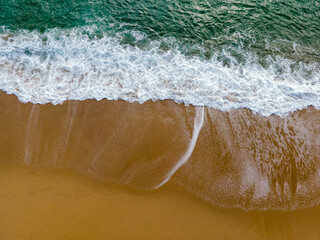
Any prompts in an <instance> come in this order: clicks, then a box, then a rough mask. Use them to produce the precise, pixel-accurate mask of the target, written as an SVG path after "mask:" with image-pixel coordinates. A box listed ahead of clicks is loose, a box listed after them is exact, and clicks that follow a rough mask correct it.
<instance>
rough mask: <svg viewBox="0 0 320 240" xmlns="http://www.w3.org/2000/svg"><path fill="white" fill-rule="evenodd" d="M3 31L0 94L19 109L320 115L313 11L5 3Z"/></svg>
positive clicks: (315, 4)
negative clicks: (90, 105) (172, 103)
mask: <svg viewBox="0 0 320 240" xmlns="http://www.w3.org/2000/svg"><path fill="white" fill-rule="evenodd" d="M0 26H2V30H0V34H1V38H0V39H1V42H0V44H1V45H0V57H1V59H0V64H1V66H2V67H1V68H0V71H1V73H2V76H3V77H2V79H0V88H1V89H3V90H5V91H7V92H10V93H14V94H16V95H17V96H18V97H19V99H20V100H22V101H31V102H40V103H45V102H54V103H61V102H63V101H65V100H68V99H81V100H82V99H87V98H97V99H102V98H107V99H124V100H128V101H139V102H143V101H146V100H148V99H152V100H157V99H167V98H170V99H174V100H176V101H178V102H185V103H187V104H194V105H208V106H211V107H214V108H218V109H221V110H230V109H232V108H239V107H248V108H250V109H252V110H253V111H255V112H259V113H261V114H263V115H270V114H272V113H275V114H279V115H284V114H287V113H288V112H290V111H293V110H295V109H299V108H303V107H306V106H308V105H314V106H315V107H320V102H319V99H320V98H319V96H320V86H319V85H320V80H319V78H320V77H319V64H320V41H319V39H320V37H319V36H320V2H319V1H235V0H232V1H230V0H229V1H212V0H208V1H189V0H186V1H144V0H141V1H123V0H122V1H95V0H93V1H79V0H77V1H62V0H60V1H58V0H55V1H40V0H39V1H34V0H29V1H21V0H20V1H13V0H9V1H1V3H0ZM89 65H90V66H91V67H88V66H89ZM8 66H10V67H8ZM62 68H65V69H66V71H65V73H66V72H67V73H68V74H67V73H66V74H63V73H62V72H61V71H62V70H61V69H62ZM10 69H11V70H10ZM50 69H51V70H50ZM59 71H60V73H59ZM19 72H20V73H19ZM17 73H19V74H17ZM57 74H58V75H59V74H60V75H59V76H57ZM47 76H51V78H50V79H49V80H48V77H47ZM19 78H22V79H19ZM58 78H59V79H60V80H61V79H63V84H60V82H61V81H60V82H59V81H58V80H57V79H58ZM71 78H72V79H73V80H72V81H73V82H74V81H76V82H77V84H76V85H72V84H71V83H70V82H71V80H70V79H71ZM26 79H28V80H27V82H28V84H22V82H26ZM32 79H40V80H41V84H38V82H39V81H32ZM80 79H85V80H87V81H88V83H87V85H86V86H81V82H79V81H80ZM97 79H98V80H97ZM119 83H120V84H119ZM59 84H60V85H59ZM70 84H71V85H72V86H71V85H70ZM90 84H91V85H93V86H90V87H88V86H89V85H90ZM58 85H59V86H58ZM102 85H103V86H104V90H103V91H101V86H102ZM117 85H118V86H117ZM94 86H97V89H98V88H99V89H100V90H97V89H94ZM106 86H109V88H108V87H106ZM121 86H122V87H121ZM123 86H125V87H123ZM56 88H57V89H58V90H57V89H56ZM15 89H18V90H19V91H18V90H15ZM63 89H67V91H65V90H63ZM88 89H90V90H88ZM154 89H157V91H155V92H153V90H154ZM61 91H62V92H63V94H60V92H61ZM37 92H38V94H37ZM230 99H231V100H230ZM288 102H290V104H288Z"/></svg>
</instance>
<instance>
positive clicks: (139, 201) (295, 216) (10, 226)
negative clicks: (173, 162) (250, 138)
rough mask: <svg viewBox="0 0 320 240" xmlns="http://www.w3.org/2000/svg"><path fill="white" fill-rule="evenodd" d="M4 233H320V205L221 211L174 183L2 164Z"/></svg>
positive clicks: (255, 239) (0, 220) (5, 239)
mask: <svg viewBox="0 0 320 240" xmlns="http://www.w3.org/2000/svg"><path fill="white" fill-rule="evenodd" d="M0 213H1V215H0V216H1V217H0V236H1V239H2V240H11V239H25V240H28V239H32V240H37V239H41V240H43V239H77V240H80V239H85V240H87V239H112V240H117V239H132V240H134V239H137V240H142V239H153V240H157V239H159V240H160V239H161V240H162V239H166V240H170V239H174V240H176V239H184V240H187V239H193V240H195V239H202V240H205V239H208V240H209V239H210V240H213V239H217V240H224V239H230V240H231V239H236V240H242V239H243V240H250V239H252V240H259V239H270V240H271V239H272V240H277V239H279V240H286V239H288V240H289V239H290V240H292V239H296V240H299V239H308V240H312V239H314V240H318V239H320V221H319V216H320V208H319V207H317V208H313V209H307V210H299V211H292V212H275V211H254V212H244V211H242V210H234V209H233V210H226V209H217V208H214V207H213V206H212V205H209V204H205V203H203V202H201V201H198V200H196V199H195V198H194V197H193V196H192V195H189V194H186V193H184V192H183V191H180V190H179V189H177V188H176V186H174V185H172V184H169V186H168V185H165V186H164V187H163V188H161V189H159V190H156V191H153V192H149V193H143V192H137V191H133V190H130V189H125V188H123V187H119V186H116V185H110V184H103V183H101V182H99V181H93V180H91V179H89V178H87V177H84V176H81V175H78V174H74V173H71V172H69V171H61V170H60V171H57V170H52V169H42V168H34V167H32V168H30V167H29V168H28V167H23V166H17V165H14V166H13V165H11V166H1V167H0Z"/></svg>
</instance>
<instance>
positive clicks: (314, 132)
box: [0, 92, 320, 210]
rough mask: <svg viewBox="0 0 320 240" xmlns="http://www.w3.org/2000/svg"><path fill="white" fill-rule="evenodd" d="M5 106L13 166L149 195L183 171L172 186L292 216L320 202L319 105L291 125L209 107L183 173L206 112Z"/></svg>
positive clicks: (3, 126)
mask: <svg viewBox="0 0 320 240" xmlns="http://www.w3.org/2000/svg"><path fill="white" fill-rule="evenodd" d="M0 100H1V101H0V107H1V109H2V111H1V113H0V130H1V131H2V133H3V134H2V135H1V136H0V142H2V143H3V144H2V146H1V147H0V156H1V157H2V158H3V159H6V161H8V162H15V163H23V164H26V165H33V166H43V167H54V168H57V169H59V168H67V169H71V170H73V171H76V172H80V173H82V174H85V175H88V176H91V177H93V178H96V179H101V180H102V181H106V182H114V183H118V184H122V185H129V186H131V187H133V188H137V189H140V190H148V191H149V190H152V189H154V188H156V187H157V186H159V185H161V184H162V183H163V181H164V180H165V179H166V178H167V176H169V175H170V174H169V173H170V172H172V170H173V169H175V166H179V167H178V168H176V169H175V170H174V172H173V174H171V175H172V178H171V179H170V181H169V182H172V183H175V184H178V185H179V186H181V188H183V189H184V190H185V191H188V192H189V193H191V194H193V195H195V196H196V197H198V198H200V199H202V200H204V201H206V202H209V203H211V204H213V205H215V206H220V207H228V208H238V207H240V208H242V209H246V210H254V209H278V210H279V209H282V210H288V209H298V208H304V207H311V206H315V205H318V204H319V201H320V199H318V196H319V194H320V176H319V174H318V169H319V167H320V164H319V158H318V156H319V153H320V149H319V146H320V140H318V139H317V136H318V134H320V120H319V119H320V111H318V110H316V109H314V108H313V107H309V108H306V109H303V110H301V111H297V112H294V113H292V114H290V115H289V116H287V117H286V118H281V117H279V116H270V117H262V116H260V115H257V114H254V113H252V112H251V111H250V110H247V109H237V110H232V111H230V112H222V111H219V110H214V109H211V108H207V107H204V109H203V110H204V113H203V126H202V128H201V129H200V131H199V133H198V136H197V138H196V139H195V144H194V146H193V148H194V149H191V152H190V151H189V152H190V155H188V154H187V155H188V157H187V158H186V159H185V160H184V163H185V165H183V164H180V163H179V162H181V159H182V157H183V156H184V155H186V153H187V152H188V148H189V147H190V142H191V141H192V139H193V135H194V123H195V122H196V119H197V114H198V115H199V110H201V109H202V108H199V107H194V106H185V105H184V104H177V103H175V102H174V101H172V100H171V101H170V100H166V101H158V102H146V103H143V104H140V103H129V102H125V101H107V100H101V101H96V100H85V101H68V102H65V103H63V104H62V105H52V104H45V105H38V104H32V103H21V102H19V101H18V99H17V98H16V96H14V95H7V94H6V93H4V92H0ZM197 109H198V110H197ZM200 112H201V111H200ZM198 118H199V116H198ZM168 174H169V175H168ZM171 175H170V176H171Z"/></svg>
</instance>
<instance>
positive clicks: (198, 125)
mask: <svg viewBox="0 0 320 240" xmlns="http://www.w3.org/2000/svg"><path fill="white" fill-rule="evenodd" d="M203 120H204V106H203V107H202V108H201V109H200V107H196V116H195V118H194V123H193V132H192V138H191V141H190V143H189V146H188V149H187V151H186V152H185V153H184V154H183V156H182V157H181V158H180V160H179V161H178V162H177V163H176V165H175V166H174V167H173V168H172V169H171V171H170V172H169V173H168V174H167V175H166V178H165V179H164V180H163V181H162V182H161V183H160V184H159V185H157V186H156V187H155V188H154V189H157V188H159V187H161V186H162V185H163V184H165V183H166V182H168V181H169V180H170V178H171V177H172V176H173V174H174V173H175V172H176V171H177V170H178V169H179V168H181V167H182V166H183V165H185V164H186V163H187V162H188V160H189V158H190V156H191V154H192V152H193V149H194V148H195V146H196V143H197V140H198V136H199V133H200V131H201V129H202V126H203Z"/></svg>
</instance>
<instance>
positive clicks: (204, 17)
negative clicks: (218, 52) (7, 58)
mask: <svg viewBox="0 0 320 240" xmlns="http://www.w3.org/2000/svg"><path fill="white" fill-rule="evenodd" d="M111 23H118V24H119V23H125V24H127V25H124V26H122V27H120V28H119V26H118V24H116V26H111ZM92 24H96V25H98V26H99V29H101V31H110V30H116V31H121V30H122V31H124V30H128V29H130V30H138V31H140V32H143V33H145V34H147V36H148V39H158V38H161V37H174V38H176V39H177V40H180V41H182V42H184V43H185V44H192V45H195V44H199V45H201V46H203V47H205V49H206V50H207V52H206V56H210V54H212V53H211V52H210V51H212V50H214V49H215V48H217V47H221V46H224V45H226V44H227V45H232V44H236V45H237V44H241V46H242V47H245V48H250V49H253V50H254V51H256V52H258V53H265V54H266V53H268V52H270V51H273V52H274V51H276V52H277V53H278V54H284V55H288V56H291V55H294V54H292V52H293V48H292V44H291V43H292V42H294V43H296V44H299V45H301V49H303V50H301V51H303V54H300V56H296V57H300V58H303V59H304V60H306V61H307V60H318V59H319V56H318V54H316V53H315V52H314V51H316V52H318V51H319V49H320V37H319V36H320V1H315V0H313V1H311V0H310V1H292V0H290V1H287V0H286V1H248V0H246V1H235V0H227V1H226V0H225V1H212V0H208V1H194V0H193V1H191V0H185V1H172V0H170V1H145V0H140V1H124V0H118V1H110V0H108V1H97V0H92V1H84V0H73V1H70V0H50V1H40V0H38V1H35V0H27V1H22V0H8V1H3V0H2V1H1V4H0V25H2V26H6V27H8V28H10V29H13V30H17V29H28V30H34V29H36V30H39V31H45V30H47V29H49V28H62V29H63V28H72V27H78V26H84V25H92ZM112 28H114V29H112ZM145 41H146V40H145ZM287 41H288V42H287ZM123 43H130V44H134V43H135V39H134V37H132V36H130V34H124V35H123ZM139 44H140V45H142V46H143V44H144V43H139ZM164 47H165V46H164ZM304 48H311V49H313V50H309V51H308V49H304ZM197 51H199V50H196V49H195V50H193V51H192V50H190V52H189V54H197V53H198V52H197ZM296 55H299V54H296Z"/></svg>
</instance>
